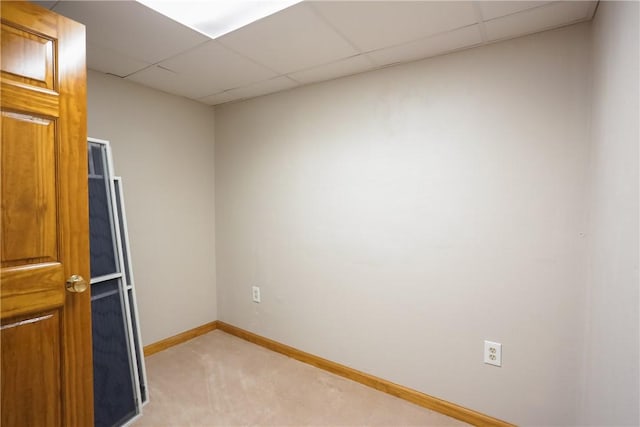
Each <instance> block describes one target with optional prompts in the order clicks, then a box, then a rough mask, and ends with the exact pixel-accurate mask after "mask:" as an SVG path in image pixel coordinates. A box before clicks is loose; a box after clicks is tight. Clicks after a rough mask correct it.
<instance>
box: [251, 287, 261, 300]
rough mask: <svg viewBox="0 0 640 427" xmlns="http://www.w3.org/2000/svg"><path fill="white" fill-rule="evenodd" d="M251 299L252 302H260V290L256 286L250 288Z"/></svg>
mask: <svg viewBox="0 0 640 427" xmlns="http://www.w3.org/2000/svg"><path fill="white" fill-rule="evenodd" d="M251 299H252V300H253V302H260V288H259V287H258V286H254V287H252V288H251Z"/></svg>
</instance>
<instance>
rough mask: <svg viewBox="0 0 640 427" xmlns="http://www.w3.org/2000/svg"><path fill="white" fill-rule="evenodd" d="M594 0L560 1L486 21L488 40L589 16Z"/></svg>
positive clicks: (514, 35)
mask: <svg viewBox="0 0 640 427" xmlns="http://www.w3.org/2000/svg"><path fill="white" fill-rule="evenodd" d="M592 7H593V2H589V1H559V2H554V3H551V4H548V5H546V6H542V7H537V8H535V9H530V10H527V11H524V12H520V13H515V14H513V15H509V16H505V17H502V18H497V19H493V20H491V21H487V22H485V28H486V34H487V39H488V40H492V41H493V40H500V39H507V38H512V37H517V36H521V35H525V34H530V33H534V32H537V31H543V30H548V29H551V28H555V27H559V26H562V25H566V24H570V23H573V22H578V21H580V20H584V19H587V18H589V14H590V13H591V11H592Z"/></svg>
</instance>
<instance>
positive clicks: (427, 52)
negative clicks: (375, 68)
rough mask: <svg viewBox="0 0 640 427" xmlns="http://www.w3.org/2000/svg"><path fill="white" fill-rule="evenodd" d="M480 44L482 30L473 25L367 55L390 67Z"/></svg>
mask: <svg viewBox="0 0 640 427" xmlns="http://www.w3.org/2000/svg"><path fill="white" fill-rule="evenodd" d="M480 43H482V36H481V34H480V28H479V26H478V25H471V26H469V27H465V28H461V29H459V30H454V31H449V32H448V33H444V34H438V35H435V36H432V37H428V38H426V39H422V40H417V41H414V42H410V43H405V44H401V45H399V46H393V47H388V48H385V49H380V50H376V51H374V52H369V53H368V54H367V55H368V56H369V57H370V58H372V59H373V60H374V61H375V62H376V63H378V64H379V65H388V64H394V63H397V62H406V61H415V60H418V59H422V58H427V57H429V56H434V55H438V54H440V53H445V52H450V51H453V50H456V49H460V48H464V47H471V46H474V45H477V44H480Z"/></svg>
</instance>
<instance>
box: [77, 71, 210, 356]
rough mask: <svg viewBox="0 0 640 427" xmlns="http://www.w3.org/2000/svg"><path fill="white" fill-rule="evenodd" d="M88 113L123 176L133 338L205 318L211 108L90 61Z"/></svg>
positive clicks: (150, 338) (94, 133)
mask: <svg viewBox="0 0 640 427" xmlns="http://www.w3.org/2000/svg"><path fill="white" fill-rule="evenodd" d="M88 116H89V117H88V121H89V123H88V126H89V136H91V137H94V138H100V139H107V140H109V141H111V145H112V149H113V157H114V163H115V169H116V174H118V175H120V176H122V179H123V188H124V192H125V203H126V210H127V216H128V225H129V235H130V240H131V251H132V260H133V272H134V275H135V283H136V288H137V295H138V306H139V311H140V324H141V333H142V339H143V342H144V343H145V344H150V343H153V342H156V341H159V340H161V339H163V338H166V337H168V336H172V335H175V334H178V333H180V332H183V331H185V330H188V329H191V328H194V327H196V326H200V325H202V324H204V323H207V322H210V321H212V320H215V319H216V318H217V311H216V310H217V304H216V282H215V245H214V240H215V236H214V220H213V212H214V209H215V207H214V194H213V191H214V172H213V165H214V147H213V139H214V124H213V123H214V113H213V110H212V109H211V108H209V107H207V106H204V105H202V104H198V103H196V102H193V101H189V100H186V99H184V98H180V97H177V96H173V95H168V94H165V93H162V92H159V91H155V90H152V89H148V88H145V87H143V86H139V85H136V84H132V83H129V82H125V81H123V80H121V79H119V78H116V77H111V76H107V75H104V74H101V73H98V72H93V71H90V72H89V77H88Z"/></svg>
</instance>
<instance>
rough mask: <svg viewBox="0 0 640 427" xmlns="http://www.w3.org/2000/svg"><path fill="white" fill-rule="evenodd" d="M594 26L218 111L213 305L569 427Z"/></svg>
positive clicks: (578, 334) (470, 398)
mask: <svg viewBox="0 0 640 427" xmlns="http://www.w3.org/2000/svg"><path fill="white" fill-rule="evenodd" d="M589 30H590V27H589V24H581V25H577V26H572V27H568V28H565V29H561V30H557V31H552V32H547V33H542V34H538V35H533V36H529V37H524V38H520V39H516V40H511V41H507V42H503V43H498V44H494V45H490V46H486V47H481V48H478V49H471V50H467V51H464V52H460V53H455V54H451V55H447V56H442V57H438V58H433V59H429V60H425V61H420V62H416V63H412V64H407V65H401V66H397V67H391V68H386V69H383V70H379V71H375V72H370V73H366V74H362V75H358V76H354V77H350V78H344V79H339V80H335V81H331V82H327V83H322V84H316V85H311V86H307V87H304V88H300V89H296V90H291V91H287V92H282V93H279V94H274V95H270V96H266V97H261V98H257V99H253V100H249V101H246V102H240V103H235V104H231V105H226V106H221V107H219V108H216V130H215V141H216V163H215V178H216V188H215V190H216V239H217V240H216V246H217V265H218V272H217V282H218V299H219V305H218V308H219V318H220V319H221V320H224V321H227V322H230V323H232V324H234V325H237V326H240V327H243V328H246V329H249V330H251V331H253V332H256V333H258V334H261V335H264V336H267V337H269V338H272V339H275V340H278V341H281V342H284V343H286V344H289V345H292V346H294V347H298V348H300V349H303V350H305V351H308V352H311V353H314V354H317V355H320V356H323V357H326V358H328V359H331V360H334V361H337V362H340V363H343V364H346V365H348V366H351V367H354V368H357V369H360V370H363V371H365V372H369V373H372V374H374V375H378V376H380V377H383V378H386V379H389V380H391V381H394V382H396V383H400V384H403V385H406V386H409V387H412V388H415V389H418V390H420V391H423V392H426V393H429V394H431V395H434V396H438V397H441V398H444V399H447V400H450V401H453V402H456V403H458V404H461V405H464V406H467V407H470V408H473V409H476V410H479V411H481V412H484V413H487V414H490V415H493V416H496V417H500V418H503V419H505V420H508V421H511V422H515V423H518V424H530V425H531V424H537V425H551V424H574V423H575V422H576V419H577V410H578V409H577V408H578V403H579V393H578V392H577V384H578V382H579V375H580V363H579V361H580V360H581V357H582V356H581V355H582V353H583V349H584V343H583V334H582V331H583V323H584V320H585V319H584V307H585V286H584V283H585V274H584V269H585V264H584V255H585V251H586V241H587V239H586V238H585V237H584V236H585V234H584V233H585V232H586V231H587V230H586V225H587V224H586V220H587V218H586V192H587V185H586V180H587V179H586V173H587V164H588V148H589V137H588V126H587V123H588V115H589V103H590V98H589V86H588V85H589V80H588V77H589V75H588V74H589V73H588V67H589V62H588V61H589ZM253 285H257V286H260V287H261V288H262V303H261V304H255V303H253V302H251V292H250V289H251V286H253ZM485 339H489V340H494V341H498V342H501V343H502V344H503V359H504V360H503V366H502V367H501V368H496V367H492V366H488V365H485V364H483V361H482V351H483V340H485Z"/></svg>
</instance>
